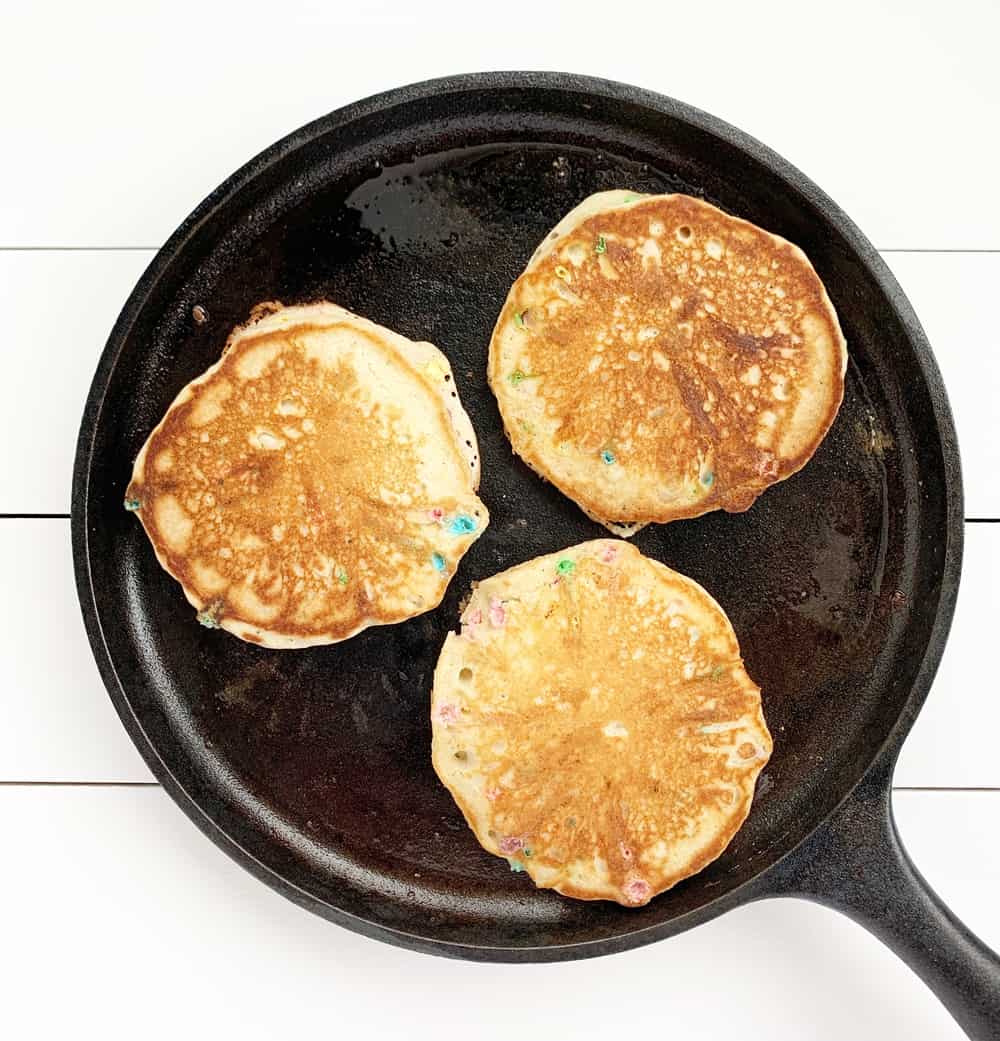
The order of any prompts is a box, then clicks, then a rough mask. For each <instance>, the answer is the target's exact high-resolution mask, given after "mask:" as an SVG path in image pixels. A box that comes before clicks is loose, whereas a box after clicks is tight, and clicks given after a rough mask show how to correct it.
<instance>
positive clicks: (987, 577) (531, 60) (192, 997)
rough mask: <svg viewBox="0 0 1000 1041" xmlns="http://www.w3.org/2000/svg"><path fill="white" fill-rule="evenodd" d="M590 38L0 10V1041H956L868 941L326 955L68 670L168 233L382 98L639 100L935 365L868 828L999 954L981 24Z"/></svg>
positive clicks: (323, 9) (193, 10) (172, 11)
mask: <svg viewBox="0 0 1000 1041" xmlns="http://www.w3.org/2000/svg"><path fill="white" fill-rule="evenodd" d="M586 6H587V5H585V4H581V3H579V2H577V3H574V4H566V5H562V4H560V3H558V2H552V0H550V2H549V3H548V4H544V5H543V4H539V3H537V2H530V0H529V2H522V0H504V3H502V4H494V5H490V7H489V9H488V10H482V11H480V10H479V9H478V8H477V6H476V5H474V4H470V3H465V4H454V5H450V4H448V3H444V2H440V0H435V2H432V0H424V2H423V3H421V4H392V3H389V2H368V3H358V4H355V5H351V6H350V7H347V9H342V8H341V5H338V4H337V3H336V2H329V0H327V2H315V3H310V2H291V0H284V2H283V3H281V4H265V3H261V2H257V0H252V2H251V0H245V2H243V3H241V4H239V5H235V4H234V5H232V6H230V5H226V6H225V7H223V6H222V5H220V6H218V7H215V6H213V5H211V4H206V3H204V2H201V3H195V2H191V0H174V2H173V3H170V4H168V5H164V6H163V7H162V8H158V7H157V6H156V5H138V4H133V3H124V2H122V3H110V2H108V3H103V2H91V3H87V4H71V3H68V2H67V3H65V4H56V3H38V4H33V5H30V4H19V5H16V7H15V5H13V4H12V5H10V6H9V7H5V9H4V11H3V16H2V19H0V41H2V48H0V98H2V100H0V305H2V313H3V314H4V316H5V320H6V323H7V331H6V333H5V334H4V336H3V339H2V346H0V351H2V361H3V369H2V377H0V445H2V447H0V514H2V515H3V516H2V517H0V575H2V576H3V578H2V580H0V661H2V662H3V664H4V676H3V681H2V683H0V821H2V823H3V832H2V835H3V838H2V840H0V849H2V853H3V855H2V856H0V893H2V897H0V906H2V911H3V913H2V918H0V923H2V943H0V1024H2V1025H0V1034H2V1035H3V1036H4V1037H9V1038H12V1039H15V1038H16V1039H22V1038H64V1037H70V1036H73V1037H81V1036H82V1037H95V1038H96V1037H100V1038H102V1039H103V1041H117V1039H119V1038H132V1037H134V1036H136V1034H141V1035H142V1036H144V1037H146V1038H160V1037H164V1038H166V1037H171V1038H173V1037H177V1036H193V1037H197V1038H202V1037H205V1038H208V1037H237V1036H239V1037H241V1038H250V1039H256V1038H289V1037H293V1036H307V1035H309V1036H311V1035H314V1034H315V1035H319V1034H322V1035H323V1036H333V1037H339V1036H344V1037H348V1036H349V1037H358V1038H368V1037H380V1036H390V1034H391V1035H393V1036H399V1037H406V1038H424V1037H426V1038H431V1037H433V1038H435V1039H441V1038H447V1037H453V1036H454V1037H458V1036H459V1035H460V1034H461V1035H463V1036H464V1035H466V1034H469V1033H470V1032H471V1031H474V1032H475V1034H474V1036H477V1037H480V1038H484V1039H492V1038H507V1037H509V1036H511V1034H512V1032H513V1033H516V1034H517V1035H520V1036H524V1035H526V1034H530V1036H535V1037H539V1036H543V1035H552V1036H557V1035H558V1036H560V1037H562V1038H576V1037H607V1036H618V1035H619V1034H621V1033H624V1032H627V1033H629V1034H631V1033H634V1032H636V1031H638V1030H646V1031H654V1032H656V1034H657V1035H658V1036H665V1037H681V1036H687V1037H697V1038H700V1039H715V1038H719V1039H722V1038H725V1039H727V1041H729V1039H731V1038H732V1037H733V1036H734V1035H735V1036H739V1037H742V1038H753V1039H756V1038H762V1039H763V1038H767V1039H769V1041H771V1039H786V1038H787V1039H795V1041H801V1039H805V1038H808V1039H831V1041H844V1039H848V1038H850V1039H862V1041H864V1039H875V1038H879V1039H885V1041H889V1039H900V1041H904V1039H905V1041H926V1039H949V1038H958V1037H960V1036H961V1035H960V1032H959V1031H958V1029H957V1027H956V1026H955V1025H954V1024H953V1023H952V1021H951V1020H950V1018H949V1017H948V1016H947V1014H946V1013H945V1012H944V1010H943V1009H942V1008H941V1007H940V1006H939V1005H938V1003H937V1002H936V1000H935V999H934V998H933V997H932V996H931V995H930V993H929V992H928V991H926V990H925V989H924V987H923V986H922V984H920V982H919V981H918V980H917V979H916V977H914V976H913V975H912V974H911V973H910V971H909V970H908V969H907V968H905V967H904V966H903V965H902V963H900V962H898V961H897V960H896V959H895V957H894V956H893V955H891V954H890V953H889V952H888V951H887V950H885V949H884V948H883V947H881V946H880V945H879V943H878V942H877V941H875V940H874V939H872V938H870V937H869V936H868V935H866V934H865V933H864V932H862V930H861V929H860V928H858V927H856V926H854V925H852V924H851V923H849V922H848V921H847V920H846V919H842V918H840V917H838V916H836V915H835V914H834V913H833V912H829V911H826V910H824V909H821V908H818V907H816V906H813V905H808V904H805V903H798V902H794V901H771V902H768V903H763V904H758V905H754V906H750V907H747V908H744V909H742V910H740V911H737V912H735V913H732V914H729V915H726V916H724V917H723V918H721V919H717V920H716V921H714V922H712V923H710V924H709V925H707V926H704V927H702V928H700V929H697V930H695V931H693V932H690V933H687V934H685V935H683V936H680V937H678V938H675V939H673V940H670V941H669V942H666V943H662V944H659V945H655V946H653V947H649V948H644V949H642V950H638V951H633V952H630V953H628V954H623V955H619V956H616V957H613V958H605V959H599V960H597V961H591V962H582V963H570V964H564V965H546V966H534V967H523V966H520V967H519V966H489V965H472V964H463V963H452V962H446V961H443V960H440V959H433V958H429V957H426V956H421V955H416V954H411V953H409V952H405V951H400V950H396V949H393V948H389V947H386V946H383V945H380V944H376V943H374V942H372V941H369V940H365V939H361V938H360V937H357V936H354V935H352V934H350V933H347V932H345V931H343V930H340V929H338V928H336V927H334V926H332V925H329V924H327V923H325V922H323V921H321V920H319V919H318V918H314V917H312V916H311V915H309V914H307V913H306V912H304V911H301V910H299V909H298V908H296V907H294V906H292V905H291V904H290V903H287V902H285V901H284V900H283V899H282V898H280V897H278V896H276V895H275V894H274V893H272V892H271V891H270V890H268V889H266V888H265V887H264V886H263V885H261V884H259V883H257V882H255V881H254V880H252V879H251V878H250V877H249V876H248V875H246V874H244V873H243V871H242V870H241V869H239V868H237V867H236V866H235V864H233V863H231V862H230V861H229V860H228V859H227V858H226V857H225V856H224V855H223V854H222V853H220V852H219V851H218V850H217V849H216V848H215V847H214V846H212V845H211V844H210V843H209V842H208V841H207V840H206V839H204V838H203V837H202V835H201V834H200V833H198V832H197V831H196V830H195V829H194V827H193V826H192V825H191V824H190V823H189V822H188V820H187V819H186V818H185V817H184V816H183V815H182V814H181V813H180V812H179V811H178V810H177V809H176V808H175V807H174V805H173V804H172V803H171V802H170V800H169V799H168V798H167V797H166V796H165V795H164V794H163V792H162V791H161V790H160V788H159V787H158V786H157V785H156V784H155V783H154V782H153V781H152V778H151V776H150V774H149V772H148V771H147V769H146V767H145V766H144V764H143V763H142V761H141V760H140V758H139V756H138V754H137V753H136V752H135V750H134V749H133V748H132V746H131V744H130V743H129V741H128V739H127V738H126V737H125V734H124V731H123V730H122V728H121V727H120V725H119V723H118V720H117V717H116V716H115V714H114V712H113V710H112V708H111V705H110V703H109V701H108V698H107V696H106V694H105V692H104V689H103V687H102V685H101V682H100V680H99V678H98V674H97V670H96V667H95V666H94V664H93V661H92V659H91V656H90V651H89V648H88V646H87V643H86V640H85V637H84V633H83V627H82V623H81V621H80V618H79V612H78V609H77V605H76V599H75V595H74V589H73V580H72V573H71V563H70V549H69V521H68V519H67V513H68V510H69V488H70V468H71V459H72V452H73V447H74V440H75V435H76V428H77V424H78V421H79V417H80V413H81V409H82V405H83V401H84V398H85V395H86V390H87V387H88V384H89V380H90V376H91V373H92V370H93V368H94V365H95V363H96V361H97V358H98V356H99V354H100V351H101V349H102V347H103V344H104V340H105V338H106V335H107V333H108V331H109V329H110V326H111V324H112V322H113V320H114V318H115V316H116V314H117V312H118V310H119V308H120V306H121V304H122V302H123V301H124V299H125V297H126V295H127V293H128V292H129V290H130V288H131V287H132V285H133V282H134V280H135V279H136V278H137V276H138V275H139V273H140V272H141V271H142V269H143V268H144V266H145V265H146V264H147V263H148V262H149V260H150V258H151V257H152V255H153V252H154V250H155V248H156V247H157V246H158V245H159V244H160V243H161V242H162V241H163V240H164V239H165V238H166V236H167V235H168V234H169V233H170V231H171V230H172V229H173V228H174V227H175V226H176V225H177V224H178V223H179V221H180V220H181V219H182V218H183V217H184V216H185V215H186V214H187V213H188V211H189V210H191V209H192V208H193V207H194V205H195V204H196V203H197V202H198V201H199V200H200V199H201V198H202V197H203V196H204V195H205V194H207V192H208V191H209V190H210V189H212V188H213V187H214V186H215V185H216V184H217V183H218V182H219V181H220V180H221V179H222V178H223V177H225V176H226V175H228V174H229V173H230V172H231V171H232V170H234V169H235V168H236V167H237V166H238V165H240V164H241V163H242V162H243V161H244V160H245V159H247V158H248V157H249V156H251V155H252V154H254V153H256V152H257V151H258V150H260V149H261V148H263V147H264V146H266V145H267V144H269V143H270V142H271V141H273V140H274V139H276V138H278V137H280V136H281V135H283V134H285V133H287V132H288V131H290V130H291V129H293V128H295V127H297V126H299V125H300V124H302V123H303V122H305V121H307V120H309V119H311V118H313V117H315V116H317V115H320V114H322V113H324V112H326V111H328V110H330V109H333V108H336V107H337V106H339V105H341V104H344V103H346V102H348V101H351V100H353V99H355V98H358V97H362V96H364V95H367V94H370V93H373V92H375V91H377V90H381V89H385V88H387V87H389V86H393V85H397V84H401V83H405V82H409V81H413V80H419V79H424V78H427V77H430V76H435V75H442V74H445V73H448V72H456V71H468V70H472V69H490V68H546V69H552V68H557V69H567V70H571V71H578V72H587V73H592V74H594V75H600V76H606V77H609V78H613V79H620V80H625V81H630V82H633V83H636V84H639V85H641V86H644V87H648V88H651V89H653V90H658V91H661V92H663V93H666V94H671V95H673V96H675V97H678V98H681V99H683V100H685V101H688V102H691V103H693V104H695V105H698V106H699V107H702V108H705V109H707V110H709V111H711V112H713V113H715V114H716V115H719V116H721V117H722V118H724V119H727V120H729V121H730V122H733V123H735V124H737V125H738V126H740V127H742V128H744V129H745V130H747V131H749V132H750V133H752V134H754V135H756V136H757V137H759V138H761V139H762V140H764V141H765V142H767V143H768V144H770V145H771V146H772V147H774V148H775V149H777V150H778V151H779V152H781V153H782V154H783V155H785V156H786V157H787V158H788V159H790V160H791V161H792V162H794V163H795V164H797V165H798V166H799V167H800V168H802V169H803V170H805V172H806V173H808V174H809V175H810V176H812V177H813V178H814V179H815V180H816V181H817V182H818V183H819V184H820V185H821V186H822V187H824V188H825V189H826V190H827V191H828V192H830V193H831V194H832V195H833V196H834V198H836V199H837V200H838V201H839V202H840V203H841V204H842V205H843V206H844V207H845V208H846V209H847V211H848V212H849V213H850V214H851V215H852V216H853V217H854V218H855V220H857V221H858V222H859V224H860V225H861V226H862V228H863V229H864V230H865V231H866V232H867V234H868V235H869V237H870V238H871V239H872V240H873V242H874V243H875V244H876V246H878V247H879V248H880V249H882V250H884V252H885V255H886V259H887V260H888V262H889V264H890V266H891V267H892V268H893V270H894V271H895V272H896V274H897V276H898V277H899V279H900V281H901V282H902V284H903V287H904V288H905V290H906V291H907V292H908V293H909V294H910V297H911V300H912V301H913V304H914V306H915V307H916V310H917V312H918V314H919V315H920V317H921V319H922V321H923V323H924V325H925V328H926V329H927V332H928V334H929V336H930V339H931V341H932V343H933V345H934V349H935V351H936V353H937V357H938V360H939V362H940V364H941V367H942V370H943V372H944V375H945V379H946V382H947V385H948V388H949V391H950V394H951V400H952V405H953V408H954V410H955V413H956V419H957V424H958V430H959V435H960V440H961V447H962V452H963V458H964V471H965V478H966V492H967V515H968V517H969V523H968V524H967V527H966V538H967V550H966V565H965V573H964V580H963V587H962V592H961V597H960V600H959V605H958V612H957V615H956V618H955V625H954V629H953V633H952V637H951V641H950V643H949V645H948V649H947V652H946V654H945V659H944V663H943V664H942V667H941V670H940V673H939V675H938V678H937V680H936V682H935V684H934V688H933V690H932V692H931V695H930V698H929V700H928V703H927V706H926V708H925V710H924V712H923V714H922V715H921V717H920V719H919V721H918V723H917V725H916V727H915V729H914V731H913V734H912V736H911V737H910V739H909V741H908V742H907V745H906V748H905V750H904V753H903V756H902V759H901V761H900V764H899V769H898V772H897V774H896V784H897V786H898V790H897V792H896V793H895V796H894V804H895V807H896V811H897V814H898V817H899V824H900V828H901V831H902V834H903V837H904V840H905V841H906V843H907V845H908V846H909V849H910V852H911V854H912V855H913V857H914V859H915V860H916V862H917V863H918V864H919V866H920V868H921V869H922V870H923V872H924V873H925V874H926V875H927V877H928V878H929V880H930V881H931V883H932V884H933V885H934V886H935V887H936V888H937V889H938V890H939V892H940V893H941V894H942V896H943V897H944V899H945V900H946V901H948V902H949V903H950V904H951V906H952V907H953V909H954V910H955V912H956V913H957V914H958V915H959V916H960V917H962V918H963V919H964V920H965V921H966V922H968V924H969V925H970V926H971V927H972V928H973V929H975V930H976V931H977V932H978V933H979V934H980V935H981V936H982V937H983V939H984V940H986V941H987V942H988V943H990V944H992V945H993V946H994V947H997V946H1000V900H998V899H997V883H998V880H1000V757H998V756H997V753H996V733H997V728H998V727H1000V699H998V693H1000V690H998V683H997V680H996V670H995V667H993V666H992V661H991V659H992V653H991V650H990V649H991V648H992V647H993V646H994V645H995V642H996V635H995V634H996V617H997V608H998V606H1000V599H998V594H997V592H996V590H997V589H998V588H1000V525H997V524H992V523H989V522H990V521H991V520H996V519H998V518H1000V480H998V479H997V472H998V469H1000V418H998V417H1000V408H998V402H1000V325H998V324H997V322H996V318H995V315H996V300H997V296H998V293H1000V203H998V194H997V193H998V185H1000V169H998V168H1000V144H998V141H1000V136H998V128H1000V76H998V74H997V72H996V53H995V50H996V44H997V41H998V39H1000V4H997V3H996V2H995V0H981V2H976V0H949V3H947V4H942V3H941V2H940V0H934V2H932V3H918V2H912V0H911V2H909V3H907V2H905V0H900V2H898V3H894V2H893V3H890V2H881V3H880V2H878V0H860V2H853V0H838V3H837V4H830V5H826V6H825V10H821V8H820V6H819V5H816V6H813V5H810V4H808V3H803V2H802V0H787V2H777V3H766V2H757V3H746V2H739V3H734V4H731V5H729V4H713V5H707V4H706V5H699V4H685V5H683V7H682V8H681V9H678V10H675V9H674V6H675V5H671V4H664V3H662V0H661V2H656V3H652V2H651V3H647V2H645V0H633V2H632V3H631V4H629V5H627V6H625V7H615V6H614V5H611V7H609V8H607V9H606V11H605V14H604V16H603V17H602V19H601V21H600V22H598V21H597V20H596V19H593V18H591V16H589V15H587V14H586V13H585V11H586ZM697 11H701V12H703V13H702V14H701V15H699V14H697V13H696V12H697ZM984 649H985V653H984Z"/></svg>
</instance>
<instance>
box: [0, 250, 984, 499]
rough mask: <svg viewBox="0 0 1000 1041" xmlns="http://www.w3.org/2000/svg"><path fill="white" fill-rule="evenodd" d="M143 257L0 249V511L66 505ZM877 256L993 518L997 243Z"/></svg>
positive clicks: (977, 494) (146, 254) (975, 491)
mask: <svg viewBox="0 0 1000 1041" xmlns="http://www.w3.org/2000/svg"><path fill="white" fill-rule="evenodd" d="M152 256H153V254H152V252H151V251H136V252H131V251H127V252H118V251H84V252H8V253H3V252H0V309H2V311H3V313H4V314H6V315H7V316H8V317H7V321H8V331H7V335H6V336H5V337H4V338H3V341H2V345H0V357H2V361H3V365H4V373H5V379H4V380H2V381H0V443H3V444H17V443H18V442H19V441H20V439H21V438H22V437H23V436H24V431H26V430H30V431H31V432H32V435H33V442H32V450H31V451H30V452H28V451H15V452H5V453H0V513H65V512H67V511H68V510H69V494H70V478H71V474H72V465H73V451H74V448H75V444H76V433H77V428H78V426H79V422H80V415H81V413H82V411H83V403H84V401H85V399H86V395H87V390H88V388H89V386H90V380H91V377H92V375H93V370H94V368H95V366H96V364H97V359H98V357H99V356H100V352H101V349H102V348H103V345H104V342H105V340H106V339H107V336H108V333H109V332H110V331H111V326H112V325H113V324H114V320H115V318H116V317H117V315H118V312H119V310H120V309H121V307H122V305H123V304H124V302H125V299H126V298H127V296H128V294H129V292H130V291H131V289H132V287H133V285H134V284H135V281H136V280H137V278H138V277H139V275H140V274H141V272H142V271H143V270H144V269H145V267H146V265H147V264H148V263H149V261H150V260H151V259H152ZM886 259H887V260H888V261H889V264H890V266H891V267H892V268H893V270H894V271H895V272H896V274H897V276H898V277H899V279H900V281H901V283H902V285H903V288H904V289H905V290H906V292H907V293H908V294H909V296H910V299H911V300H912V302H913V305H914V307H915V309H916V311H917V313H918V315H919V316H920V318H921V320H922V322H923V324H924V327H925V329H926V331H927V334H928V336H929V337H930V339H931V343H932V345H933V347H934V350H935V353H936V355H937V358H938V361H939V363H940V365H941V369H942V371H943V373H944V377H945V381H946V385H947V387H948V390H949V394H950V396H951V403H952V408H953V411H954V413H955V416H956V423H957V426H958V432H959V439H960V442H961V447H962V455H963V459H964V461H965V473H966V475H967V480H966V514H967V515H968V516H971V517H1000V482H998V481H993V480H977V479H976V477H977V475H982V474H992V473H995V472H997V471H998V470H1000V413H998V412H997V410H996V408H995V407H994V403H995V402H996V401H997V400H1000V326H998V325H997V323H996V322H995V321H993V319H992V316H991V314H990V307H991V304H992V301H993V298H994V296H995V293H996V287H997V286H998V285H1000V253H998V254H989V253H985V254H984V253H962V254H951V253H905V254H901V253H893V254H888V255H887V257H886ZM56 289H58V291H55V290H56ZM43 316H44V319H45V320H44V321H43V320H42V318H43ZM220 346H221V345H220ZM42 373H44V377H42V376H41V374H42ZM42 378H43V380H44V382H40V379H42ZM40 394H44V415H45V422H44V423H42V424H39V422H38V417H39V414H40V407H41V406H40V397H39V395H40Z"/></svg>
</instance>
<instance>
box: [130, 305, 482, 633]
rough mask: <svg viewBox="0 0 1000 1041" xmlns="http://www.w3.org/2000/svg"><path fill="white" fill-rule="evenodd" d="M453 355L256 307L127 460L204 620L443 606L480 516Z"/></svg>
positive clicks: (307, 625)
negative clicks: (134, 455)
mask: <svg viewBox="0 0 1000 1041" xmlns="http://www.w3.org/2000/svg"><path fill="white" fill-rule="evenodd" d="M478 477H479V457H478V449H477V447H476V442H475V435H474V434H473V432H472V426H471V424H470V423H469V419H468V416H467V415H466V414H465V412H464V411H463V409H462V407H461V404H460V402H459V400H458V395H457V391H456V390H455V382H454V378H453V376H452V373H451V369H450V367H449V365H448V361H447V359H446V358H445V357H444V355H443V354H441V352H440V351H439V350H438V349H437V348H436V347H434V346H433V345H432V344H428V343H415V342H412V341H410V340H407V339H405V338H404V337H402V336H399V335H398V334H396V333H392V332H390V331H389V330H387V329H383V328H381V327H380V326H377V325H375V324H374V323H372V322H369V321H366V320H365V319H363V318H359V317H358V316H357V315H353V314H351V313H350V312H347V311H345V310H343V309H342V308H339V307H337V306H335V305H333V304H316V305H312V306H309V307H291V308H283V307H281V305H280V304H275V305H265V306H263V307H262V308H259V309H257V310H256V311H255V313H254V315H253V317H252V319H251V321H250V322H249V323H248V324H247V325H245V326H243V327H240V328H238V329H236V330H235V331H234V332H233V334H232V335H231V336H230V338H229V340H228V342H227V344H226V347H225V350H224V353H223V355H222V357H221V358H220V360H219V361H218V362H216V364H214V365H213V366H212V367H211V368H210V369H209V370H208V371H207V372H205V373H204V374H203V375H202V376H199V377H198V379H196V380H194V381H193V382H192V383H190V384H188V386H186V387H185V388H184V389H183V390H182V391H181V392H180V394H179V395H178V396H177V398H176V399H175V400H174V402H173V404H172V405H171V406H170V408H169V409H168V411H167V414H166V415H165V416H164V418H163V420H162V421H161V422H160V424H159V425H158V426H157V427H156V429H155V430H153V432H152V433H151V434H150V436H149V439H148V440H147V442H146V444H145V445H144V446H143V448H142V451H141V452H140V453H139V456H138V458H137V459H136V462H135V467H134V470H133V474H132V481H131V484H130V485H129V488H128V491H127V493H126V503H125V505H126V508H128V509H132V510H135V511H136V512H137V515H138V517H139V519H140V520H141V521H142V524H143V527H144V528H145V529H146V533H147V535H148V536H149V539H150V541H151V542H152V544H153V548H154V550H155V551H156V556H157V558H158V560H159V561H160V563H161V564H162V565H163V567H164V568H166V570H167V571H168V572H169V573H170V574H171V575H173V576H174V578H176V579H177V580H178V582H180V583H181V586H182V588H183V591H184V595H185V596H186V597H187V599H188V600H189V601H190V603H191V604H192V605H194V607H195V608H196V609H197V611H198V620H199V621H200V622H201V623H202V624H203V625H207V626H209V627H213V628H214V627H219V628H222V629H225V630H227V631H228V632H231V633H233V634H234V635H236V636H239V637H241V638H242V639H244V640H249V641H251V642H253V643H259V644H263V645H265V646H268V647H275V648H293V647H306V646H311V645H314V644H323V643H335V642H337V641H339V640H344V639H347V638H348V637H349V636H352V635H354V634H355V633H357V632H359V631H360V630H362V629H364V628H366V627H367V626H370V625H385V624H388V623H391V622H399V621H402V620H403V619H406V618H410V617H412V616H413V615H416V614H420V613H421V612H423V611H428V610H430V609H431V608H433V607H435V606H437V604H438V603H439V602H440V600H441V597H442V596H443V595H444V591H445V589H446V587H447V585H448V582H449V580H450V578H451V576H452V575H453V574H454V571H455V568H456V567H457V565H458V562H459V561H460V560H461V558H462V555H463V554H464V553H465V551H466V550H467V549H468V548H469V546H470V545H471V544H472V543H473V542H474V541H475V540H476V539H477V538H478V537H479V535H480V534H481V533H482V531H483V529H484V528H485V526H486V524H487V521H488V514H487V511H486V507H485V506H484V505H483V503H482V502H480V500H479V498H478V497H477V496H476V494H475V489H476V487H477V485H478Z"/></svg>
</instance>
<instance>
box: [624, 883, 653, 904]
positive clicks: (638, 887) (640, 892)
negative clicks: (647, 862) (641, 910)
mask: <svg viewBox="0 0 1000 1041" xmlns="http://www.w3.org/2000/svg"><path fill="white" fill-rule="evenodd" d="M622 892H623V893H624V894H625V899H626V900H628V902H629V903H630V904H641V903H643V902H644V901H646V900H648V899H649V894H650V888H649V883H648V882H647V881H646V880H645V879H643V878H633V879H632V881H631V882H626V883H625V886H624V888H623V889H622Z"/></svg>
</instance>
